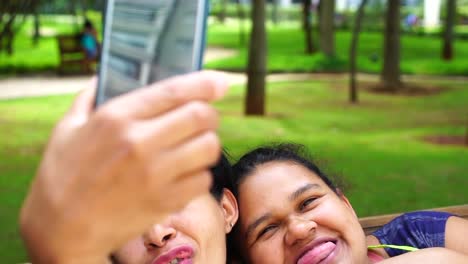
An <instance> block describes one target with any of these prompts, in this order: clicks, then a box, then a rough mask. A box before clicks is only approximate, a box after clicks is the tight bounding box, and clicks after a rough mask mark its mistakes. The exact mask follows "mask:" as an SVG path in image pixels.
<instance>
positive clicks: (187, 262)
mask: <svg viewBox="0 0 468 264" xmlns="http://www.w3.org/2000/svg"><path fill="white" fill-rule="evenodd" d="M193 256H194V249H193V248H192V247H190V246H182V247H177V248H174V249H172V250H170V251H169V252H167V253H165V254H163V255H161V256H159V257H158V258H157V259H156V260H155V261H153V264H192V258H193Z"/></svg>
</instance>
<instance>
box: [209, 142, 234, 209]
mask: <svg viewBox="0 0 468 264" xmlns="http://www.w3.org/2000/svg"><path fill="white" fill-rule="evenodd" d="M227 156H228V153H227V152H226V151H223V153H221V157H220V159H219V161H218V163H216V165H215V166H213V167H212V168H211V174H212V175H213V185H212V186H211V189H210V193H211V194H212V195H213V196H214V198H215V199H216V200H217V201H220V199H221V197H222V196H223V189H224V188H226V189H228V190H230V191H232V190H233V187H234V186H233V183H232V180H233V175H232V167H231V163H229V160H228V159H227Z"/></svg>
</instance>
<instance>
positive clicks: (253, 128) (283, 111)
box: [0, 81, 468, 263]
mask: <svg viewBox="0 0 468 264" xmlns="http://www.w3.org/2000/svg"><path fill="white" fill-rule="evenodd" d="M343 84H344V83H343V82H341V81H335V82H321V81H311V82H297V83H275V84H270V85H269V87H268V100H267V112H268V116H267V117H265V118H254V117H249V118H246V117H244V116H243V115H242V112H243V111H242V107H243V102H242V100H243V93H244V89H243V87H234V88H233V89H231V91H230V94H229V95H228V96H227V97H226V98H225V99H224V100H223V101H221V102H219V103H217V104H216V107H217V108H218V109H219V110H220V113H221V115H222V125H221V128H220V135H221V138H222V141H223V143H224V145H225V146H226V148H227V149H228V150H229V151H230V153H231V154H232V155H233V157H234V158H237V157H239V155H241V153H243V152H244V151H246V150H248V149H249V148H251V147H254V146H257V145H258V144H261V143H264V142H268V141H294V142H300V143H303V144H305V145H306V146H307V147H308V148H309V149H310V151H311V152H312V153H313V154H314V156H315V157H316V158H317V159H318V160H320V162H321V164H324V168H325V170H326V171H328V172H331V173H332V174H338V175H339V176H341V177H342V178H343V179H344V180H345V182H347V183H348V184H347V185H348V187H347V188H345V192H346V193H347V195H348V196H349V198H350V199H351V201H352V203H353V205H354V208H355V209H356V210H357V212H358V215H360V216H367V215H374V214H382V213H390V212H397V211H406V210H415V209H422V208H433V207H440V206H448V205H456V204H464V203H468V193H467V192H466V188H467V186H468V177H467V173H468V148H463V147H448V146H435V145H431V144H427V143H425V142H422V141H421V140H420V138H421V137H422V136H424V135H428V134H450V135H451V134H454V135H463V133H464V132H465V129H466V128H465V124H466V118H467V117H468V114H467V111H468V109H467V105H466V102H468V89H466V88H465V87H464V85H460V84H455V83H453V84H445V85H444V87H445V90H444V92H443V93H442V94H439V95H434V96H428V97H403V96H384V95H374V94H369V93H362V94H361V98H362V103H361V104H360V105H358V106H352V105H350V104H348V103H347V102H346V97H347V94H346V90H345V89H344V88H343V87H342V86H343ZM432 85H437V83H436V82H435V83H432ZM71 100H72V96H53V97H43V98H29V99H17V100H6V101H0V112H1V113H2V115H1V116H0V135H1V138H0V170H1V172H2V173H1V174H0V200H1V201H2V203H1V204H0V256H1V259H2V262H4V263H17V262H21V261H25V260H26V257H25V253H24V250H23V248H22V246H21V242H20V239H19V236H18V232H17V215H18V210H19V207H20V204H21V201H22V199H23V198H24V195H25V193H26V191H27V186H28V183H29V181H30V180H31V178H32V177H33V175H34V171H35V168H36V166H37V163H38V161H39V159H40V156H41V152H42V150H43V148H44V145H45V143H46V139H47V137H48V135H49V133H50V131H51V128H52V126H53V124H54V123H55V122H56V121H57V120H58V119H59V117H60V116H61V115H62V114H63V113H64V111H65V110H66V108H67V107H68V106H69V104H70V102H71Z"/></svg>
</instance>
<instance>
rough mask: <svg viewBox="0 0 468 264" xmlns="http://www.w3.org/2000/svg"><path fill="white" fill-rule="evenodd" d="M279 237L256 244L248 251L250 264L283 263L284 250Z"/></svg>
mask: <svg viewBox="0 0 468 264" xmlns="http://www.w3.org/2000/svg"><path fill="white" fill-rule="evenodd" d="M282 241H283V240H282V237H281V236H275V237H272V238H270V239H269V240H267V241H264V242H261V243H259V242H257V244H256V245H254V246H253V247H251V248H250V249H249V259H250V262H251V263H265V264H267V263H268V264H274V263H283V262H284V248H283V246H282V245H283V243H282Z"/></svg>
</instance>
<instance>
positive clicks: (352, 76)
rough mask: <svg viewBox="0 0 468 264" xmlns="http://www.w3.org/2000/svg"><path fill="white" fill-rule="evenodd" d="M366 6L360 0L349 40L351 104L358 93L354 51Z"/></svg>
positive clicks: (356, 100) (365, 0) (364, 2)
mask: <svg viewBox="0 0 468 264" xmlns="http://www.w3.org/2000/svg"><path fill="white" fill-rule="evenodd" d="M366 4H367V0H362V2H361V4H360V5H359V8H358V11H357V13H356V17H355V22H354V29H353V36H352V39H351V48H350V49H349V62H350V66H349V70H350V78H349V100H350V102H351V103H357V102H358V93H357V86H356V51H357V48H358V41H359V32H360V31H361V22H362V18H363V17H364V8H365V6H366Z"/></svg>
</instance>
